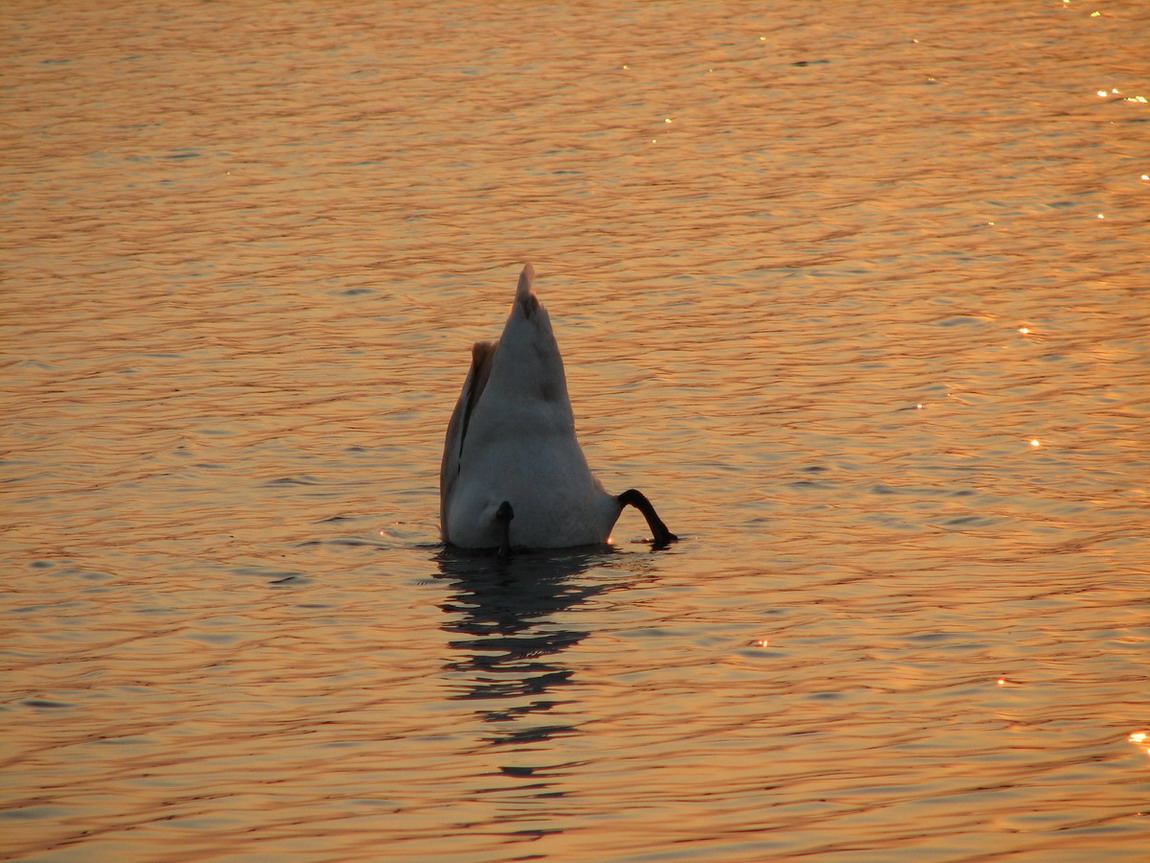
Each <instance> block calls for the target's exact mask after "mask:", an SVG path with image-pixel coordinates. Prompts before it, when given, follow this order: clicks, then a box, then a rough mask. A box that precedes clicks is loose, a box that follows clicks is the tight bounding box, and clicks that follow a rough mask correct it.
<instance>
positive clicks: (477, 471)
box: [439, 264, 678, 556]
mask: <svg viewBox="0 0 1150 863" xmlns="http://www.w3.org/2000/svg"><path fill="white" fill-rule="evenodd" d="M534 281H535V269H534V268H533V267H532V266H531V264H527V265H526V266H524V267H523V272H522V273H520V275H519V284H518V286H517V287H516V291H515V301H514V302H513V303H512V305H511V313H510V314H509V315H508V317H507V323H506V324H505V325H504V327H503V335H502V336H500V338H499V341H498V342H476V343H475V345H474V346H473V347H472V349H471V369H470V371H468V373H467V379H466V380H465V381H464V384H463V391H462V392H461V393H460V395H459V401H458V403H457V404H456V405H455V410H454V412H453V413H452V414H451V420H450V422H449V423H448V425H447V438H446V440H445V441H444V445H443V462H442V464H441V466H440V472H439V495H440V500H439V502H440V531H441V533H442V536H443V541H444V542H446V543H447V544H448V545H454V546H457V547H460V548H471V549H492V548H494V549H498V551H499V554H500V555H501V556H507V555H508V554H509V552H510V550H511V549H512V548H519V547H522V548H570V547H573V546H579V545H594V544H601V543H605V542H607V540H608V538H609V537H610V535H611V528H612V527H614V526H615V522H616V521H617V520H618V518H619V514H620V513H621V512H622V511H623V507H625V506H627V505H631V506H634V507H635V508H636V509H638V510H639V511H640V512H641V513H643V515H644V516H645V517H646V519H647V524H648V526H649V527H650V529H651V533H652V542H653V543H654V545H655V546H656V547H663V546H666V545H667V544H668V543H671V542H674V541H675V540H677V539H678V537H677V536H675V535H674V534H673V533H671V531H669V530H668V529H667V525H665V524H664V523H663V520H662V519H661V518H659V515H658V513H656V512H655V508H654V507H653V506H652V505H651V502H650V501H649V500H647V498H646V496H644V495H643V493H642V492H639V491H636V490H635V489H629V490H628V491H625V492H623V493H622V494H619V495H613V494H610V493H609V492H607V491H605V490H604V489H603V486H602V485H601V484H600V483H599V481H598V480H597V479H596V478H595V477H594V475H593V474H592V473H591V469H590V468H589V467H588V466H587V459H586V457H584V455H583V449H582V448H581V447H580V446H579V441H578V440H577V439H576V438H575V415H574V413H573V412H572V410H571V399H570V398H569V397H568V395H567V378H566V376H565V375H564V373H563V358H562V357H561V356H560V355H559V345H558V344H556V342H555V335H554V333H553V332H552V331H551V319H550V317H549V316H548V314H547V310H546V309H545V308H544V307H543V306H542V305H541V304H540V302H539V300H538V299H537V298H536V296H535V292H534V290H533V284H534Z"/></svg>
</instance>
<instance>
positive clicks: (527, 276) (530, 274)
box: [515, 264, 539, 318]
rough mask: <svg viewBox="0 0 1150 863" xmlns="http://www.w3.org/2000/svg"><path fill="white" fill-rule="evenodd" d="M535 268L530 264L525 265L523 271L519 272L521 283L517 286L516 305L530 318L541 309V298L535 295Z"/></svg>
mask: <svg viewBox="0 0 1150 863" xmlns="http://www.w3.org/2000/svg"><path fill="white" fill-rule="evenodd" d="M534 288H535V268H534V267H533V266H531V265H530V264H524V265H523V272H521V273H520V274H519V285H518V286H517V287H516V288H515V305H516V306H517V307H519V308H520V309H522V310H523V314H524V315H526V316H527V317H528V318H532V317H534V316H535V313H536V312H537V311H538V310H539V300H538V299H536V297H535V290H534Z"/></svg>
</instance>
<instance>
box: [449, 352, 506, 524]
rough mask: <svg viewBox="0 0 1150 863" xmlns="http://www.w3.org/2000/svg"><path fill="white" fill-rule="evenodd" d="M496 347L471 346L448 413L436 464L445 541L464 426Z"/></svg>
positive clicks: (465, 429)
mask: <svg viewBox="0 0 1150 863" xmlns="http://www.w3.org/2000/svg"><path fill="white" fill-rule="evenodd" d="M497 347H498V345H497V344H496V343H495V342H476V343H475V344H474V345H472V347H471V368H470V369H469V370H468V372H467V379H466V380H465V381H464V382H463V391H462V392H460V394H459V401H457V402H456V403H455V410H454V411H452V412H451V420H450V421H449V422H448V424H447V438H446V440H445V441H444V442H443V461H442V462H441V463H440V465H439V527H440V533H441V534H442V535H443V538H444V539H445V540H446V539H447V508H448V505H449V504H450V502H451V491H452V489H453V488H454V486H455V479H456V477H458V476H459V458H460V454H461V453H462V452H463V443H464V441H465V440H466V438H467V426H468V425H469V424H470V422H471V415H472V413H474V411H475V406H476V405H477V404H479V397H480V396H481V395H483V389H484V387H486V386H487V381H488V379H489V378H490V377H491V363H492V360H494V359H495V349H496V348H497Z"/></svg>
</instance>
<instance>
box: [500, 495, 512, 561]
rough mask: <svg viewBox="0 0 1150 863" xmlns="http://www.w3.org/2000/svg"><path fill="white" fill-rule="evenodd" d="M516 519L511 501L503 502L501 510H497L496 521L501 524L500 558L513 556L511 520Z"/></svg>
mask: <svg viewBox="0 0 1150 863" xmlns="http://www.w3.org/2000/svg"><path fill="white" fill-rule="evenodd" d="M513 518H515V510H514V509H512V508H511V503H510V501H506V500H505V501H503V503H501V504H499V509H497V510H495V520H496V521H497V522H499V552H498V553H499V556H500V557H510V556H511V519H513Z"/></svg>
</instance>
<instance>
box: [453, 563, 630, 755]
mask: <svg viewBox="0 0 1150 863" xmlns="http://www.w3.org/2000/svg"><path fill="white" fill-rule="evenodd" d="M614 554H616V552H611V551H603V550H600V549H596V550H594V551H580V552H574V551H571V552H550V553H537V554H518V555H516V556H514V557H512V558H510V559H500V558H497V557H492V556H489V555H476V554H469V553H464V552H458V551H454V550H450V549H448V550H445V551H444V552H442V553H441V554H440V555H439V556H438V564H439V569H440V577H441V578H446V579H449V580H450V581H451V589H452V592H451V595H450V596H449V597H448V599H447V600H446V601H445V602H443V603H442V604H441V605H440V608H442V609H443V611H444V612H445V613H446V614H447V615H448V620H447V621H445V622H444V624H443V627H442V628H443V630H444V631H445V632H448V633H451V634H452V635H453V636H456V637H454V638H453V639H452V640H451V641H449V642H448V644H449V646H450V647H451V649H452V655H451V656H450V657H449V658H448V659H447V661H446V662H445V664H444V667H445V670H446V672H447V677H448V679H449V680H450V681H451V683H452V685H453V688H454V690H455V691H454V694H452V695H451V696H450V697H451V698H452V699H455V700H468V701H476V702H480V703H482V704H481V706H480V705H477V707H478V709H477V711H476V712H477V714H478V715H479V716H480V717H481V718H482V719H483V720H485V721H487V722H491V723H494V724H496V725H498V726H500V727H499V728H498V729H497V730H494V731H493V734H492V736H491V737H490V738H488V741H489V742H490V743H492V744H497V745H500V744H509V743H510V744H522V743H525V742H535V741H540V740H547V739H550V738H552V737H555V736H558V735H562V734H570V733H573V732H574V731H575V730H576V729H575V727H574V726H572V725H571V724H569V723H565V722H550V723H548V722H544V721H542V720H543V719H544V716H545V715H546V714H547V713H548V712H549V711H550V710H551V709H552V708H554V707H555V706H557V705H562V704H569V703H571V702H573V701H574V700H575V699H573V698H564V693H563V689H564V687H566V686H567V685H568V684H570V683H571V682H572V677H573V675H574V673H575V672H574V671H573V670H572V669H571V668H570V667H569V666H568V665H567V664H566V663H564V662H563V660H562V653H563V652H564V651H565V650H567V649H568V648H570V647H572V646H574V645H576V644H578V643H579V642H580V641H582V640H583V639H584V638H586V637H587V636H588V635H589V634H590V630H588V629H583V628H577V627H573V626H571V617H570V616H569V615H567V614H565V612H569V611H572V610H573V609H576V608H577V607H578V606H579V605H580V604H581V603H583V602H585V601H586V600H587V599H589V598H591V597H593V596H597V595H599V594H601V593H604V592H606V591H609V590H613V589H616V588H619V587H623V586H625V585H626V579H628V578H629V577H630V576H629V575H626V576H625V575H624V574H622V573H619V572H618V571H616V570H606V571H605V572H604V580H602V581H598V582H589V581H588V580H587V579H585V578H580V576H583V575H584V574H585V573H586V572H587V571H588V570H590V569H592V568H593V567H596V566H598V565H601V564H603V563H604V562H605V561H607V560H609V559H610V558H611V557H612V556H613V555H614Z"/></svg>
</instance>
